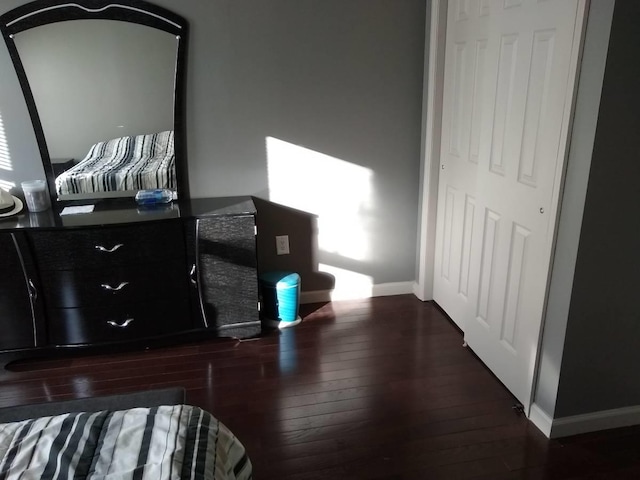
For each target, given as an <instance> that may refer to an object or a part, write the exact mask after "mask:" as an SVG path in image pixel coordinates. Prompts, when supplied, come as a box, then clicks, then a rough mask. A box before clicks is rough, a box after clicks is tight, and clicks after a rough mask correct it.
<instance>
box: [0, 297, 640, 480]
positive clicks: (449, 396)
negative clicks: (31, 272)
mask: <svg viewBox="0 0 640 480" xmlns="http://www.w3.org/2000/svg"><path fill="white" fill-rule="evenodd" d="M300 312H301V315H302V316H303V318H304V321H303V322H302V323H301V324H300V325H298V326H296V327H295V328H291V329H288V330H284V331H282V332H279V331H277V330H272V331H269V332H265V334H264V335H263V336H262V337H261V338H259V339H257V340H251V341H237V340H233V339H206V340H202V341H198V342H191V343H187V344H183V345H175V346H167V347H162V348H151V349H148V350H142V351H119V352H114V353H101V354H97V355H89V354H86V353H85V354H82V353H81V354H75V355H73V356H70V357H65V356H62V357H59V358H44V359H34V360H29V361H22V362H18V363H16V364H14V365H11V366H10V367H9V369H7V370H4V371H0V406H12V405H21V404H27V403H37V402H46V401H55V400H62V399H69V398H83V397H89V396H95V395H107V394H114V393H125V392H131V391H137V390H146V389H153V388H163V387H169V386H182V387H184V388H185V390H186V395H187V402H188V403H191V404H194V405H198V406H201V407H203V408H205V409H207V410H209V411H211V412H212V413H213V414H214V415H216V416H217V417H218V418H219V419H220V420H221V421H223V422H224V423H225V424H226V425H227V426H228V427H230V428H231V430H232V431H233V432H234V433H235V434H236V435H237V436H238V438H239V439H240V440H241V441H242V442H243V443H244V445H245V447H246V448H247V451H248V453H249V455H250V458H251V460H252V463H253V465H254V478H255V479H256V480H269V479H298V480H314V479H368V478H369V479H378V480H404V479H409V478H411V479H422V478H424V479H430V480H431V479H458V478H460V479H465V478H476V479H492V480H500V479H531V480H533V479H535V480H538V479H579V478H594V479H600V478H601V479H610V478H640V454H639V453H638V452H640V427H631V428H626V429H619V430H612V431H608V432H598V433H594V434H589V435H581V436H577V437H571V438H568V439H561V440H554V441H550V440H548V439H546V438H545V437H544V436H543V435H542V434H541V433H540V432H539V431H538V430H537V429H536V428H535V427H534V426H533V425H532V424H531V423H530V422H529V421H528V420H527V419H526V418H525V417H523V416H521V415H518V414H517V413H516V412H514V410H513V409H512V408H511V407H512V406H513V405H514V403H516V401H515V399H514V398H513V397H512V396H511V394H510V393H509V392H508V391H507V390H506V389H505V388H504V386H503V385H502V384H501V383H500V382H499V381H498V380H496V378H495V377H494V376H493V375H492V374H491V373H490V372H489V371H488V370H487V368H486V367H485V366H484V365H482V363H481V362H480V361H479V360H478V359H477V358H476V357H475V355H474V354H473V353H472V352H471V351H469V350H468V349H465V348H463V346H462V335H461V333H460V331H459V330H458V328H457V327H456V326H455V325H453V323H452V322H451V321H450V320H449V319H447V318H446V316H445V315H444V314H443V313H442V311H441V310H440V309H439V308H438V307H437V306H435V305H433V304H430V303H423V302H420V301H418V300H417V299H416V298H415V297H413V296H411V295H400V296H392V297H379V298H373V299H365V300H358V301H343V302H333V303H320V304H307V305H302V306H301V309H300Z"/></svg>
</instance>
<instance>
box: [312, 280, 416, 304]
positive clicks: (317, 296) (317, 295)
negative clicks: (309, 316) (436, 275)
mask: <svg viewBox="0 0 640 480" xmlns="http://www.w3.org/2000/svg"><path fill="white" fill-rule="evenodd" d="M413 286H414V283H413V282H394V283H379V284H377V285H372V286H371V290H370V292H367V293H362V292H358V293H354V294H352V295H345V294H340V293H338V294H335V293H334V292H333V291H332V290H315V291H309V292H300V303H320V302H330V301H331V300H357V299H361V298H372V297H386V296H389V295H405V294H409V293H414V290H413Z"/></svg>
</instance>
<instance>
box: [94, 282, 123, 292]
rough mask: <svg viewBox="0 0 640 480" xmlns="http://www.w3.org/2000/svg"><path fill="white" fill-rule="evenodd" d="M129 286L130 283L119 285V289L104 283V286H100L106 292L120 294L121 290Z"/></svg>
mask: <svg viewBox="0 0 640 480" xmlns="http://www.w3.org/2000/svg"><path fill="white" fill-rule="evenodd" d="M127 285H129V282H122V283H121V284H120V285H118V286H117V287H112V286H111V285H109V284H106V283H103V284H102V285H100V286H101V287H102V288H104V289H105V290H109V291H110V292H119V291H120V290H122V289H123V288H124V287H126V286H127Z"/></svg>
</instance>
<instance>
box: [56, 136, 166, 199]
mask: <svg viewBox="0 0 640 480" xmlns="http://www.w3.org/2000/svg"><path fill="white" fill-rule="evenodd" d="M173 140H174V135H173V131H172V130H168V131H164V132H157V133H151V134H144V135H130V136H125V137H119V138H114V139H111V140H107V141H103V142H98V143H96V144H94V145H93V146H92V147H91V148H90V149H89V152H88V153H87V155H86V156H85V157H84V158H83V159H82V160H81V161H80V162H79V163H77V164H76V165H74V166H73V167H72V168H71V169H69V170H67V171H65V172H64V173H62V174H61V175H59V176H58V177H57V178H56V192H57V194H58V195H59V196H61V195H77V194H91V193H102V192H114V191H120V192H123V191H137V190H145V189H154V188H167V189H169V190H172V191H175V190H176V186H177V185H176V169H175V151H174V141H173Z"/></svg>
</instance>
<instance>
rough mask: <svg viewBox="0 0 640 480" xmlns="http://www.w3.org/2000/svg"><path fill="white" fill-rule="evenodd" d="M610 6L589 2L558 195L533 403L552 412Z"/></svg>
mask: <svg viewBox="0 0 640 480" xmlns="http://www.w3.org/2000/svg"><path fill="white" fill-rule="evenodd" d="M613 7H614V2H612V1H609V2H591V4H590V8H589V16H588V19H587V27H586V31H585V40H584V45H583V56H582V62H581V64H580V73H579V80H578V91H577V95H576V107H575V113H574V119H573V125H572V131H571V145H570V150H569V158H568V160H567V171H566V179H565V183H564V188H563V192H562V205H561V208H560V220H559V223H558V228H557V232H558V237H557V241H556V246H555V256H554V260H553V266H552V270H551V283H550V286H549V298H548V302H547V308H546V313H545V321H544V327H543V333H542V346H541V350H540V355H539V357H538V358H539V363H540V365H539V371H538V377H537V382H536V388H535V396H534V402H535V404H536V406H537V407H538V408H540V409H541V410H542V411H543V412H544V413H545V414H546V415H547V416H548V417H549V418H553V417H554V410H555V405H556V400H557V395H558V385H559V381H560V367H561V363H562V354H563V349H564V340H565V336H566V328H567V320H568V316H569V307H570V301H571V292H572V288H573V280H574V274H575V267H576V259H577V254H578V244H579V240H580V229H581V226H582V216H583V212H584V204H585V198H586V195H587V184H588V181H589V170H590V166H591V156H592V152H593V145H594V141H595V133H596V126H597V123H598V110H599V108H600V94H601V92H602V82H603V77H604V71H605V65H606V60H607V47H608V45H609V34H610V32H611V19H612V16H613Z"/></svg>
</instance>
